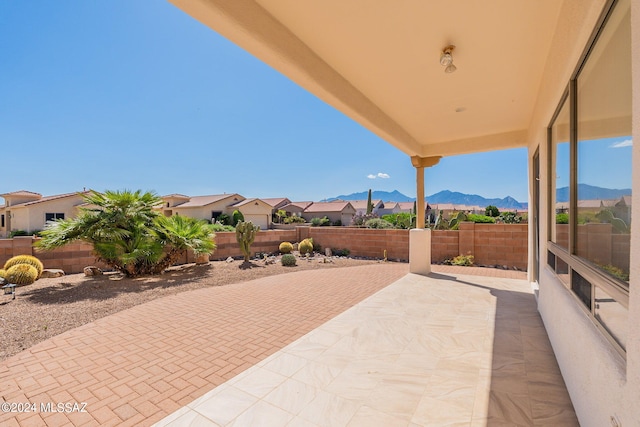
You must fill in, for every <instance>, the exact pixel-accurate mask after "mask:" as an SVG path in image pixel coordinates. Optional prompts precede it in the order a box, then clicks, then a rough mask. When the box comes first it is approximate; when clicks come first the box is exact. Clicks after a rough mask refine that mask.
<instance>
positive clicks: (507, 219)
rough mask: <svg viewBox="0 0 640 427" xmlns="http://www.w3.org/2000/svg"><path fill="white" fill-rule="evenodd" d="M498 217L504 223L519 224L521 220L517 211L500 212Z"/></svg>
mask: <svg viewBox="0 0 640 427" xmlns="http://www.w3.org/2000/svg"><path fill="white" fill-rule="evenodd" d="M500 219H501V220H502V222H504V223H505V224H520V223H521V222H522V217H521V216H519V215H518V214H517V212H501V213H500Z"/></svg>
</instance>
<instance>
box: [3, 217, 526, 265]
mask: <svg viewBox="0 0 640 427" xmlns="http://www.w3.org/2000/svg"><path fill="white" fill-rule="evenodd" d="M307 237H311V238H313V240H314V241H315V242H316V243H318V244H319V245H320V246H322V248H323V249H324V248H332V249H349V251H350V252H351V255H352V256H361V257H370V258H379V259H382V258H383V257H384V251H385V250H386V251H387V258H388V259H390V260H401V261H407V260H408V259H409V230H371V229H365V228H350V227H308V226H302V227H296V229H295V230H267V231H259V232H258V234H257V236H256V240H255V242H254V243H253V245H251V250H252V252H253V254H255V253H257V252H262V253H272V252H277V250H278V246H279V245H280V243H281V242H291V243H295V242H300V241H301V240H303V239H305V238H307ZM35 240H37V239H34V238H32V237H16V238H14V239H0V263H4V262H5V261H6V260H7V259H9V258H11V257H12V256H14V255H19V254H28V255H35V256H37V257H38V258H40V259H41V260H42V262H43V263H44V266H45V268H60V269H62V270H64V271H65V272H66V273H68V274H71V273H79V272H82V269H83V268H84V267H86V266H88V265H97V266H99V267H101V268H105V266H104V265H102V264H99V263H96V260H95V257H94V256H93V254H92V248H91V245H89V244H86V243H74V244H71V245H68V246H65V247H63V248H59V249H56V250H54V251H39V250H37V249H34V248H33V243H34V241H35ZM216 244H217V247H218V248H217V249H216V251H215V252H214V253H213V254H212V255H211V259H212V260H222V259H226V258H228V257H230V256H231V257H240V256H242V253H241V252H240V247H239V246H238V242H237V241H236V235H235V232H219V233H216ZM460 254H465V255H466V254H472V255H474V257H475V260H476V263H478V264H487V265H507V266H509V267H517V268H519V269H526V267H527V225H526V224H512V225H511V224H510V225H502V224H473V223H463V224H461V226H460V231H450V230H447V231H443V230H435V231H433V233H432V240H431V259H432V262H434V263H438V262H442V261H444V260H446V259H451V258H453V257H455V256H457V255H460ZM194 261H195V257H194V256H193V254H192V253H185V254H184V256H182V257H181V258H180V259H178V263H189V262H194Z"/></svg>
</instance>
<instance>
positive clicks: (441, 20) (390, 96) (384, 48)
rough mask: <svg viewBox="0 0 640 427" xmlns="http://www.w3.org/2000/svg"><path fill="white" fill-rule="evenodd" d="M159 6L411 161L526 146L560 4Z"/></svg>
mask: <svg viewBox="0 0 640 427" xmlns="http://www.w3.org/2000/svg"><path fill="white" fill-rule="evenodd" d="M171 1H172V2H173V3H174V4H176V5H177V6H178V7H180V8H181V9H183V10H184V11H185V12H187V13H189V14H191V15H192V16H194V17H195V18H196V19H198V20H199V21H201V22H203V23H204V24H206V25H208V26H209V27H211V28H212V29H213V30H215V31H217V32H219V33H220V34H222V35H223V36H225V37H227V38H229V39H230V40H231V41H233V42H234V43H236V44H238V45H239V46H241V47H242V48H244V49H246V50H247V51H249V52H250V53H252V54H254V55H255V56H257V57H258V58H260V59H261V60H263V61H265V62H266V63H268V64H269V65H271V66H272V67H274V68H275V69H277V70H279V71H281V72H282V73H284V74H285V75H286V76H288V77H289V78H291V79H292V80H293V81H295V82H296V83H298V84H300V85H301V86H302V87H304V88H305V89H307V90H309V91H311V92H312V93H314V94H315V95H317V96H318V97H320V98H321V99H323V100H325V101H326V102H328V103H329V104H331V105H333V106H334V107H336V108H337V109H339V110H341V111H343V112H344V113H345V114H347V115H348V116H350V117H351V118H353V119H354V120H356V121H358V122H359V123H361V124H363V125H364V126H365V127H367V128H369V129H370V130H372V131H373V132H375V133H376V134H378V135H379V136H381V137H382V138H383V139H385V140H386V141H388V142H389V143H391V144H393V145H395V146H396V147H398V148H399V149H401V150H402V151H404V152H405V153H407V154H409V155H411V156H414V155H418V156H437V155H451V154H461V153H468V152H474V151H486V150H493V149H499V148H510V147H517V146H525V145H526V133H527V129H528V126H529V124H530V122H531V115H532V112H533V109H534V106H535V103H536V99H537V94H538V90H539V88H540V85H541V81H542V75H543V71H544V68H545V64H546V61H547V57H548V55H549V52H550V49H551V48H552V46H551V43H552V39H553V36H554V32H555V28H556V25H557V24H558V17H559V14H560V8H561V6H562V3H563V2H562V1H560V0H536V1H529V0H491V1H490V2H480V1H477V0H458V1H442V0H437V1H436V0H433V1H428V0H394V1H371V0H348V1H345V0H322V1H320V0H316V1H312V0H307V1H300V0H171ZM448 44H453V45H455V46H456V48H455V50H454V52H453V58H454V64H455V65H456V67H457V71H456V72H454V73H451V74H446V73H445V72H444V67H443V66H442V65H440V63H439V58H440V52H441V51H442V49H443V48H444V47H445V46H446V45H448Z"/></svg>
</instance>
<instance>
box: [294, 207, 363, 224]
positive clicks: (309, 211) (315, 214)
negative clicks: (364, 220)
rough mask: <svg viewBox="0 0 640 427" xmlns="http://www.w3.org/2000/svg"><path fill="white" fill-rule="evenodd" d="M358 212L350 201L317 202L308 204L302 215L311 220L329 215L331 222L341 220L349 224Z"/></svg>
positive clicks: (334, 222)
mask: <svg viewBox="0 0 640 427" xmlns="http://www.w3.org/2000/svg"><path fill="white" fill-rule="evenodd" d="M355 214H356V209H355V208H354V207H353V205H351V203H349V202H344V201H343V202H317V203H315V202H314V203H312V204H311V205H309V206H307V208H306V209H305V210H304V211H303V212H302V217H303V218H304V219H306V220H307V222H309V221H311V220H312V219H313V218H323V217H325V216H326V217H327V218H329V220H331V224H336V223H337V222H338V221H340V224H341V225H343V226H346V225H349V224H350V223H351V219H352V218H353V216H354V215H355Z"/></svg>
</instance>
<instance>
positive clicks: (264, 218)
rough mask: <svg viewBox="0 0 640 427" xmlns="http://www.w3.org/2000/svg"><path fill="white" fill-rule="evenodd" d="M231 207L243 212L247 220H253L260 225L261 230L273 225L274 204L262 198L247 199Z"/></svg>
mask: <svg viewBox="0 0 640 427" xmlns="http://www.w3.org/2000/svg"><path fill="white" fill-rule="evenodd" d="M229 208H232V209H234V210H235V209H237V210H239V211H240V212H242V216H243V217H244V220H245V221H251V222H252V223H253V224H254V225H258V226H260V229H261V230H267V229H269V228H270V227H271V214H272V210H273V208H272V206H271V205H270V204H268V203H267V202H265V201H264V200H262V199H245V200H243V201H241V202H238V203H236V204H235V205H231V206H229Z"/></svg>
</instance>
